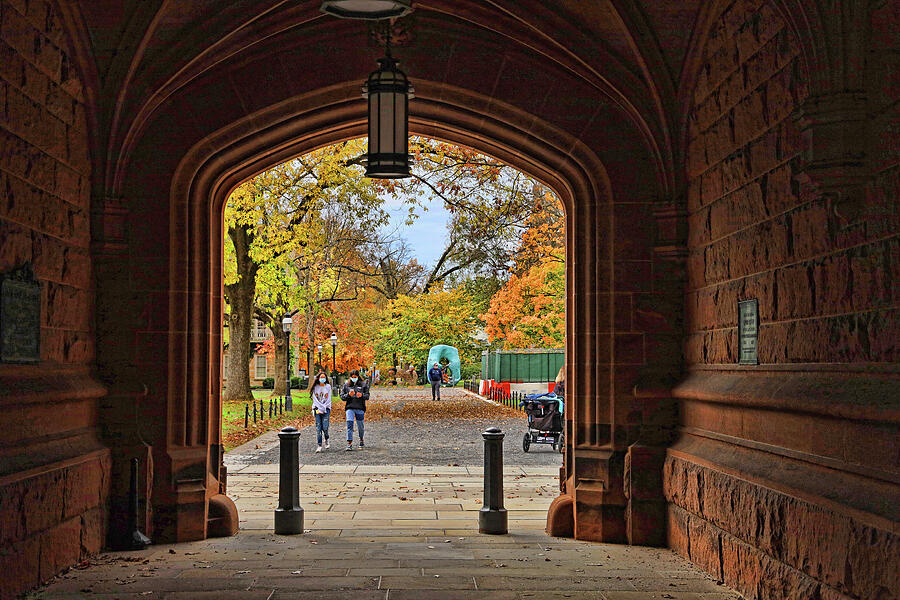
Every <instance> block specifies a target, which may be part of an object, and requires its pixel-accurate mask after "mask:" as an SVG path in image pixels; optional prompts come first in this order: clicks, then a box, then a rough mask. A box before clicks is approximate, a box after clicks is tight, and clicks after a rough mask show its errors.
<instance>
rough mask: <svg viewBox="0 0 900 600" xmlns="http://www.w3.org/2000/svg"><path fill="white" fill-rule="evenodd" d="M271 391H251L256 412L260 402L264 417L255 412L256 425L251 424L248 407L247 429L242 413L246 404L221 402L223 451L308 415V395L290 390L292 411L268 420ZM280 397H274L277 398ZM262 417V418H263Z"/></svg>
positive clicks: (309, 401)
mask: <svg viewBox="0 0 900 600" xmlns="http://www.w3.org/2000/svg"><path fill="white" fill-rule="evenodd" d="M271 393H272V390H253V397H254V398H255V400H256V406H257V411H258V410H259V402H260V400H262V402H263V408H264V412H265V415H260V414H259V412H257V423H256V425H254V423H253V406H250V418H249V419H248V421H249V426H250V427H249V429H244V411H245V406H247V403H246V402H223V403H222V440H223V442H224V444H225V449H226V451H227V450H230V449H231V448H233V447H234V446H235V445H237V444H239V443H243V442H245V441H247V440H248V439H250V438H252V437H255V436H256V435H260V434H261V433H263V432H265V431H268V430H271V429H277V428H280V427H281V426H283V425H286V424H287V423H288V422H290V421H293V420H295V419H297V418H298V417H302V416H305V415H307V414H311V413H310V407H311V406H312V400H311V399H310V397H309V394H308V393H306V392H305V391H304V390H291V398H292V400H293V405H294V411H293V412H287V411H285V412H284V413H283V414H282V415H280V416H278V417H276V416H274V415H273V417H272V418H271V419H270V418H269V399H270V394H271ZM279 397H280V396H275V398H279ZM263 417H264V418H263Z"/></svg>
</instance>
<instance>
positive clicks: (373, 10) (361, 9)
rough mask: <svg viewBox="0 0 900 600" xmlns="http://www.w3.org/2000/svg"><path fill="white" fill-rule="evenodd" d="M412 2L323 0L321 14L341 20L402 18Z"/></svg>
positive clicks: (404, 0)
mask: <svg viewBox="0 0 900 600" xmlns="http://www.w3.org/2000/svg"><path fill="white" fill-rule="evenodd" d="M411 4H412V0H323V2H322V6H321V8H320V10H321V11H322V12H323V13H326V14H329V15H334V16H335V17H341V18H343V19H371V20H374V19H389V18H392V17H402V16H403V15H405V14H407V13H408V12H409V11H410V10H412V7H411Z"/></svg>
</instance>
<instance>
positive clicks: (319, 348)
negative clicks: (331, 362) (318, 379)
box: [316, 344, 322, 375]
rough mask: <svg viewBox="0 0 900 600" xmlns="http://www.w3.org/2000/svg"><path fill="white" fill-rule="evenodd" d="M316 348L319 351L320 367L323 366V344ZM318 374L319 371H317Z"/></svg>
mask: <svg viewBox="0 0 900 600" xmlns="http://www.w3.org/2000/svg"><path fill="white" fill-rule="evenodd" d="M316 349H317V350H318V351H319V368H320V369H321V368H322V344H319V345H318V346H316ZM316 375H318V373H316Z"/></svg>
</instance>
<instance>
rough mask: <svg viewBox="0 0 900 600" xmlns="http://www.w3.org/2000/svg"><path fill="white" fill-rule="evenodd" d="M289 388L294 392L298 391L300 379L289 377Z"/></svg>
mask: <svg viewBox="0 0 900 600" xmlns="http://www.w3.org/2000/svg"><path fill="white" fill-rule="evenodd" d="M291 387H292V388H293V389H295V390H299V389H300V378H299V377H291Z"/></svg>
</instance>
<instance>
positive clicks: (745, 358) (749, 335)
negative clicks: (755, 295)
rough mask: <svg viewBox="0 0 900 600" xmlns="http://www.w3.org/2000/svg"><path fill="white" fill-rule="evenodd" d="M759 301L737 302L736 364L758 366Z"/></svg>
mask: <svg viewBox="0 0 900 600" xmlns="http://www.w3.org/2000/svg"><path fill="white" fill-rule="evenodd" d="M758 349H759V301H758V300H755V299H754V300H743V301H741V302H738V364H741V365H758V364H759V353H758Z"/></svg>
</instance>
